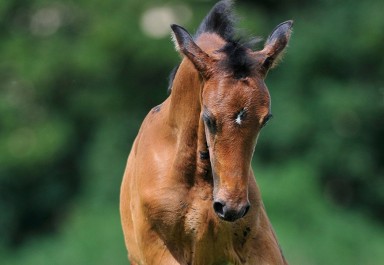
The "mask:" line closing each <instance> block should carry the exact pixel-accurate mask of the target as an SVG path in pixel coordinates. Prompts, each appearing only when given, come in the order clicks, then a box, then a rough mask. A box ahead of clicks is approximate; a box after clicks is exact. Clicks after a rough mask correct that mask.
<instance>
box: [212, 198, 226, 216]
mask: <svg viewBox="0 0 384 265" xmlns="http://www.w3.org/2000/svg"><path fill="white" fill-rule="evenodd" d="M224 207H225V203H222V202H220V201H215V202H214V203H213V209H214V210H215V212H216V213H217V214H218V215H219V216H221V217H224Z"/></svg>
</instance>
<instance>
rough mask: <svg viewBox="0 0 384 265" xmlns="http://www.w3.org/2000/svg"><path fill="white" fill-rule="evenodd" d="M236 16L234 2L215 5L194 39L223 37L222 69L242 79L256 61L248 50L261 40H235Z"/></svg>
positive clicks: (169, 89)
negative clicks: (210, 36) (249, 54)
mask: <svg viewBox="0 0 384 265" xmlns="http://www.w3.org/2000/svg"><path fill="white" fill-rule="evenodd" d="M235 21H236V19H235V16H234V15H233V12H232V0H222V1H220V2H218V3H216V4H215V5H214V7H213V8H212V9H211V11H210V12H209V13H208V15H207V16H206V17H205V18H204V20H203V21H202V22H201V24H200V26H199V28H198V29H197V31H196V33H195V35H194V39H195V40H196V39H197V38H198V37H199V36H200V35H201V34H203V33H207V32H208V33H215V34H217V35H219V36H220V37H222V38H223V39H224V40H225V41H226V42H227V43H226V44H225V45H224V46H223V47H222V48H220V49H219V50H218V52H223V53H225V54H226V59H225V60H224V61H223V62H222V64H221V67H222V68H223V69H224V70H225V71H227V72H229V73H231V74H233V76H234V78H236V79H240V78H243V77H246V76H249V75H250V73H251V71H252V69H253V67H254V60H253V59H252V58H250V56H248V53H247V50H248V49H249V48H250V46H252V45H253V44H254V43H255V42H258V41H259V39H255V40H256V41H255V40H253V41H251V42H240V41H238V40H235V39H234V36H235V25H234V24H235ZM177 69H178V66H177V67H175V68H174V69H173V70H172V72H171V75H170V77H169V86H168V91H169V92H170V91H171V90H172V83H173V79H174V78H175V75H176V72H177Z"/></svg>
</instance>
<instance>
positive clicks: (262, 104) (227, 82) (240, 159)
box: [201, 76, 271, 221]
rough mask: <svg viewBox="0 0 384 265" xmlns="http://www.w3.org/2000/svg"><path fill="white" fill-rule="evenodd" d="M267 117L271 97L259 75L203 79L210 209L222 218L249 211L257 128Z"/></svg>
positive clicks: (230, 218)
mask: <svg viewBox="0 0 384 265" xmlns="http://www.w3.org/2000/svg"><path fill="white" fill-rule="evenodd" d="M270 117H271V113H270V96H269V93H268V90H267V88H266V86H265V84H264V81H263V80H262V79H261V78H257V77H256V76H254V77H249V78H243V79H240V80H238V79H234V78H233V77H232V76H227V77H224V76H221V77H218V78H214V77H213V78H212V79H210V80H209V81H208V82H206V85H205V87H204V89H203V94H202V112H201V118H202V119H203V121H204V125H205V135H206V140H207V145H208V147H209V148H208V149H209V154H210V160H211V168H212V175H213V180H214V194H213V197H214V203H213V208H214V210H215V212H216V213H217V215H218V216H219V217H220V218H222V219H224V220H227V221H234V220H236V219H238V218H241V217H243V216H244V215H245V214H246V213H247V212H248V209H249V207H250V204H249V201H248V178H249V177H250V176H252V174H250V170H251V168H250V165H251V159H252V155H253V152H254V148H255V145H256V141H257V137H258V135H259V132H260V129H261V128H262V127H263V126H264V125H265V124H266V122H267V121H268V119H269V118H270Z"/></svg>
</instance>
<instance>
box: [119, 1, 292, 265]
mask: <svg viewBox="0 0 384 265" xmlns="http://www.w3.org/2000/svg"><path fill="white" fill-rule="evenodd" d="M291 27H292V21H287V22H284V23H281V24H280V25H278V26H277V27H276V28H275V30H274V31H273V32H272V33H271V35H270V36H269V37H268V39H267V41H266V43H265V45H264V48H263V49H262V50H259V51H253V50H252V49H251V48H250V45H249V43H246V42H240V41H236V40H234V28H233V17H232V15H231V2H230V1H226V0H225V1H221V2H219V3H217V4H216V5H215V6H214V7H213V9H212V10H211V11H210V13H209V14H208V15H207V17H206V18H205V19H204V20H203V22H202V23H201V25H200V27H199V29H198V30H197V33H196V35H195V36H194V37H191V35H190V34H189V33H188V32H187V31H186V30H185V29H184V28H182V27H180V26H177V25H172V26H171V28H172V31H173V37H174V42H175V45H176V49H177V50H178V51H179V52H180V53H181V54H182V55H183V60H182V62H181V63H180V65H179V66H178V68H176V70H175V71H173V74H172V80H171V81H172V83H171V94H170V96H169V97H168V98H167V99H166V100H165V101H164V102H163V103H162V104H161V105H159V106H157V107H155V108H153V109H152V110H151V111H150V112H149V114H148V115H147V117H146V118H145V120H144V122H143V124H142V126H141V128H140V131H139V133H138V135H137V137H136V140H135V142H134V144H133V147H132V150H131V152H130V155H129V157H128V162H127V167H126V170H125V174H124V179H123V182H122V186H121V200H120V211H121V220H122V225H123V230H124V236H125V243H126V246H127V249H128V253H129V255H128V256H129V260H130V262H131V264H137V265H139V264H140V265H154V264H156V265H157V264H166V265H173V264H196V265H216V264H217V265H219V264H249V265H258V264H265V265H266V264H270V265H283V264H287V263H286V261H285V259H284V256H283V255H282V252H281V250H280V248H279V245H278V242H277V239H276V236H275V234H274V231H273V229H272V226H271V224H270V222H269V220H268V217H267V214H266V212H265V209H264V206H263V203H262V200H261V196H260V192H259V189H258V187H257V184H256V181H255V178H254V175H253V171H252V168H251V159H252V156H253V153H254V149H255V145H256V142H257V138H258V135H259V132H260V130H261V128H262V127H263V126H264V125H265V124H266V123H267V121H268V119H269V118H270V117H271V109H270V95H269V92H268V89H267V87H266V85H265V83H264V79H265V77H266V75H267V72H268V70H269V69H270V68H271V67H273V66H274V65H275V64H276V62H277V61H278V59H279V57H281V56H280V55H282V53H283V51H284V49H285V47H286V46H287V44H288V41H289V38H290V34H291Z"/></svg>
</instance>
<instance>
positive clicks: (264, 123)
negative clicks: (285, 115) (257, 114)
mask: <svg viewBox="0 0 384 265" xmlns="http://www.w3.org/2000/svg"><path fill="white" fill-rule="evenodd" d="M272 118H273V115H272V114H268V115H267V116H266V117H265V118H264V120H263V123H262V124H261V128H263V127H264V126H265V125H267V123H268V122H269V121H270V120H271V119H272Z"/></svg>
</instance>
